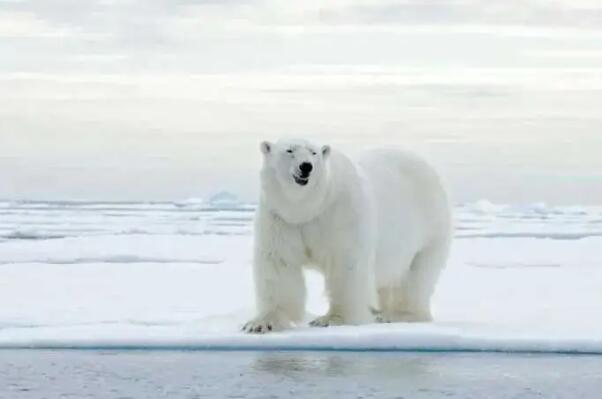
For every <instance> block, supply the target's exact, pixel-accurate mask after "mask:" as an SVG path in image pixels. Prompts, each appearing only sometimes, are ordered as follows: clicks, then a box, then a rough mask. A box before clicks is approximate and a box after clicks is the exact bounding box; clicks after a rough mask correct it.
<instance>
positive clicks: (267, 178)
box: [260, 140, 331, 223]
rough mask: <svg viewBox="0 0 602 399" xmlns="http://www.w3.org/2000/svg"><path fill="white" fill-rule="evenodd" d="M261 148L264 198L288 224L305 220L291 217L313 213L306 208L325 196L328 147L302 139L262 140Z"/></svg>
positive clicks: (328, 170) (327, 177)
mask: <svg viewBox="0 0 602 399" xmlns="http://www.w3.org/2000/svg"><path fill="white" fill-rule="evenodd" d="M260 148H261V152H262V154H263V167H262V171H261V182H262V191H263V194H264V197H266V200H267V201H269V202H270V205H271V206H272V208H276V209H274V210H276V211H277V212H278V213H279V214H280V215H281V216H282V217H283V218H285V219H287V220H288V219H291V220H288V221H289V222H291V223H293V222H295V223H298V222H299V221H298V219H306V218H307V216H304V217H296V216H295V215H293V214H294V213H303V214H306V213H312V212H311V210H310V209H307V208H313V207H314V206H315V205H316V204H319V203H321V202H322V201H321V200H322V199H323V198H324V197H325V195H326V192H327V188H328V187H327V186H328V184H327V183H328V179H329V175H330V162H329V161H330V152H331V151H330V147H329V146H328V145H322V146H320V145H315V144H313V143H310V142H308V141H305V140H279V141H277V142H275V143H271V142H267V141H264V142H262V143H261V145H260ZM309 202H311V203H313V204H310V203H309ZM287 215H290V217H287ZM293 219H294V220H293Z"/></svg>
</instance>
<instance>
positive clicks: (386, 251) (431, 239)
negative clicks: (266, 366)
mask: <svg viewBox="0 0 602 399" xmlns="http://www.w3.org/2000/svg"><path fill="white" fill-rule="evenodd" d="M260 147H261V152H262V153H263V167H262V169H261V196H260V201H259V206H258V209H257V213H256V217H255V249H254V265H253V271H254V281H255V292H256V308H257V309H256V311H257V313H256V317H255V318H254V319H252V320H251V321H249V322H248V323H246V324H245V325H244V326H243V327H242V329H243V331H246V332H249V333H265V332H268V331H277V330H282V329H286V328H288V327H291V326H293V325H296V324H298V323H300V322H301V321H302V320H303V319H304V316H305V295H306V294H305V282H304V278H303V268H304V267H311V268H315V269H317V270H318V271H320V272H321V273H323V275H324V278H325V280H324V281H325V287H326V292H327V296H328V299H329V302H330V308H329V310H328V312H327V313H326V314H325V315H324V316H321V317H318V318H317V319H315V320H313V321H312V322H311V323H310V325H311V326H322V327H326V326H333V325H343V324H363V323H369V322H374V321H381V322H399V321H408V322H418V321H428V320H431V310H430V299H431V296H432V294H433V291H434V289H435V285H436V283H437V280H438V277H439V274H440V272H441V270H442V269H443V268H444V266H445V263H446V260H447V256H448V250H449V246H450V240H451V234H452V233H451V213H450V207H449V204H448V200H447V195H446V193H445V190H444V188H443V186H442V184H441V181H440V179H439V177H438V176H437V174H436V173H435V171H434V170H433V169H432V168H431V167H430V166H429V165H428V164H427V163H426V162H425V161H423V160H421V159H420V158H418V157H417V156H415V155H412V154H411V153H407V152H403V151H400V150H392V149H381V150H372V151H366V152H365V153H364V154H362V156H360V157H359V159H357V160H356V161H352V160H351V159H350V158H348V157H347V156H346V155H344V154H343V153H341V152H338V151H335V150H331V148H330V147H329V146H328V145H324V146H318V145H315V144H313V143H310V142H308V141H305V140H280V141H278V142H276V143H270V142H263V143H261V145H260Z"/></svg>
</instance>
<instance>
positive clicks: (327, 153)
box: [322, 145, 330, 158]
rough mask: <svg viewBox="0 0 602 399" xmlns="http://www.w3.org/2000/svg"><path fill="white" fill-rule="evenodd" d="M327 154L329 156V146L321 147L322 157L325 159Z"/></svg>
mask: <svg viewBox="0 0 602 399" xmlns="http://www.w3.org/2000/svg"><path fill="white" fill-rule="evenodd" d="M329 154H330V146H329V145H325V146H322V156H323V157H324V158H326V157H327V156H328V155H329Z"/></svg>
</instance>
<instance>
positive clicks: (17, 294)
mask: <svg viewBox="0 0 602 399" xmlns="http://www.w3.org/2000/svg"><path fill="white" fill-rule="evenodd" d="M252 217H253V206H252V205H245V204H240V203H238V202H237V201H235V200H234V199H233V198H231V197H228V201H217V200H216V201H213V202H212V201H208V202H206V203H205V202H203V201H202V200H198V199H195V200H190V201H181V202H177V203H175V202H174V203H169V202H155V203H117V202H113V203H109V202H46V203H42V202H10V201H5V202H0V347H5V348H6V347H91V348H105V347H106V348H108V347H118V348H126V347H133V348H147V347H149V348H150V347H160V348H221V349H252V348H271V349H273V348H281V349H346V350H425V351H433V350H454V351H460V350H470V351H473V350H475V351H476V350H490V351H534V352H548V351H549V352H588V353H602V317H600V315H602V207H598V208H597V207H552V206H546V205H545V204H533V205H528V206H512V205H498V204H491V203H488V202H486V201H481V202H479V203H474V204H464V205H461V206H458V207H457V208H456V219H457V232H456V237H457V238H456V240H455V242H454V247H453V252H452V256H451V259H450V263H449V266H448V268H447V269H446V271H445V272H444V274H443V276H442V280H441V283H440V285H439V289H438V291H437V293H436V295H435V298H434V317H435V319H436V320H435V322H433V323H419V324H387V325H377V324H375V325H367V326H361V327H336V328H328V329H313V328H308V327H303V326H301V327H300V328H298V329H295V330H290V331H286V332H282V333H274V334H269V335H265V336H252V335H244V334H242V333H240V332H239V327H240V325H241V324H242V323H244V322H245V321H246V319H247V318H249V317H250V316H251V315H252V311H253V287H252V279H251V254H252V251H251V247H252V223H251V221H252ZM308 281H309V284H308V286H309V290H310V295H309V302H308V309H309V311H310V312H311V313H312V314H319V313H321V312H324V311H325V308H326V303H325V300H324V297H323V295H322V281H321V278H320V277H319V276H318V275H316V274H312V273H310V274H308ZM310 316H311V315H308V318H309V317H310Z"/></svg>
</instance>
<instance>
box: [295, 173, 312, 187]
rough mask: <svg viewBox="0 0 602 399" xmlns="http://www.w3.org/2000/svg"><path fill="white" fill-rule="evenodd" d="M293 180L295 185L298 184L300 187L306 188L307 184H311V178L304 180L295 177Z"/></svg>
mask: <svg viewBox="0 0 602 399" xmlns="http://www.w3.org/2000/svg"><path fill="white" fill-rule="evenodd" d="M293 178H294V179H295V183H297V184H298V185H300V186H305V185H306V184H307V182H309V177H306V178H303V177H299V176H295V175H293Z"/></svg>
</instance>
